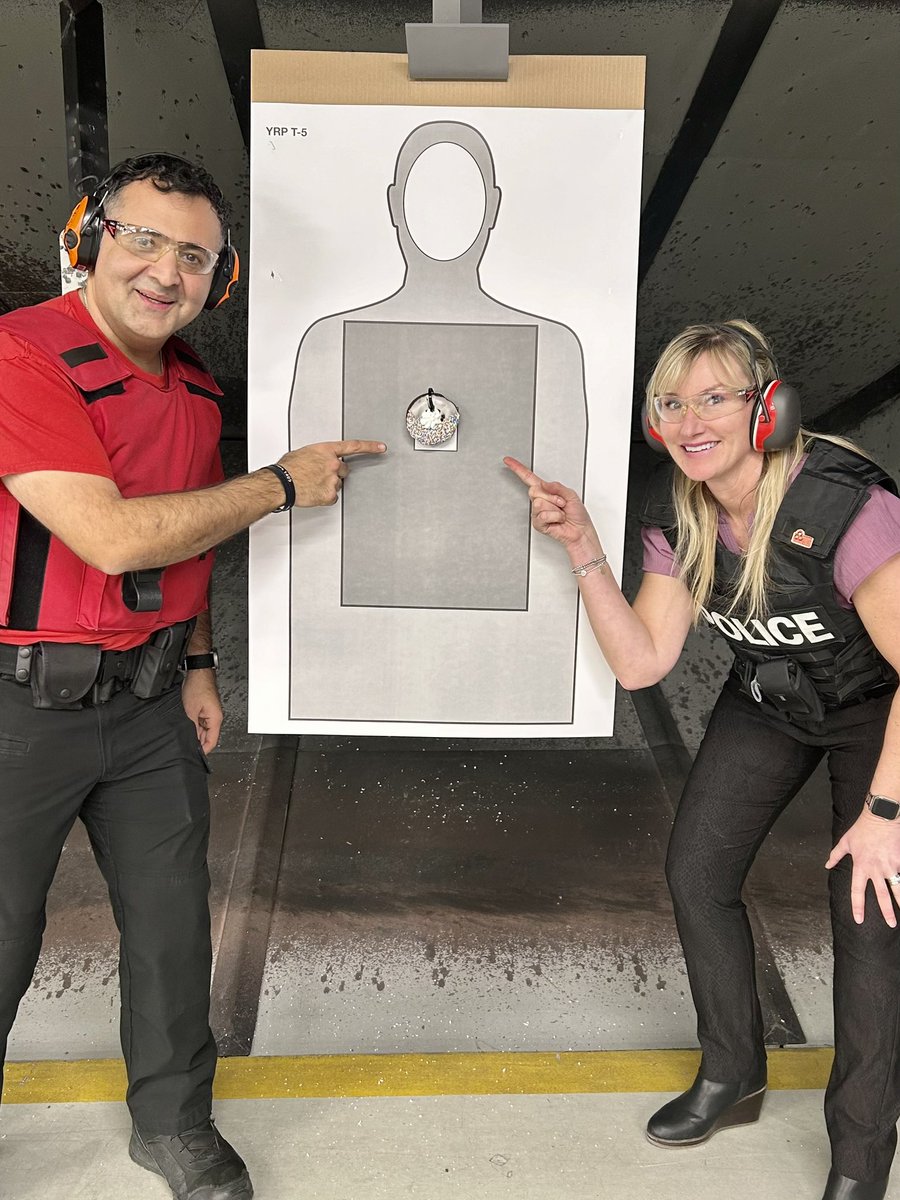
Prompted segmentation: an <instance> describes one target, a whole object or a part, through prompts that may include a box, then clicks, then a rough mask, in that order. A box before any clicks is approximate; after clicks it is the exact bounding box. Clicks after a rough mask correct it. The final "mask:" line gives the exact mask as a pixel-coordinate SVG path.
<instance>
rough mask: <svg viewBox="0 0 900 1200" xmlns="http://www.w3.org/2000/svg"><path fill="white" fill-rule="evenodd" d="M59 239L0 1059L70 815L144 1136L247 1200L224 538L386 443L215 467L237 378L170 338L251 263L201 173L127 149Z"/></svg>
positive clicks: (0, 429) (20, 454) (27, 575)
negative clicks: (220, 374)
mask: <svg viewBox="0 0 900 1200" xmlns="http://www.w3.org/2000/svg"><path fill="white" fill-rule="evenodd" d="M67 238H68V244H69V245H70V248H71V250H72V252H73V257H75V258H77V259H78V261H79V262H82V261H83V262H85V263H86V264H87V265H88V267H89V274H88V279H87V284H86V286H85V287H84V289H83V290H82V291H79V292H75V293H70V294H69V295H66V296H63V297H60V298H57V299H54V300H50V301H47V302H46V303H45V304H41V305H37V306H35V307H34V308H28V309H19V310H18V311H17V312H15V313H12V314H9V315H8V316H6V317H2V318H0V729H2V730H3V739H2V744H0V759H2V773H3V787H2V791H0V1061H2V1057H3V1056H5V1051H6V1042H7V1037H8V1034H9V1030H10V1028H11V1026H12V1023H13V1020H14V1018H15V1014H16V1010H17V1008H18V1005H19V1001H20V1000H21V998H22V996H23V995H24V993H25V991H26V990H27V988H28V986H29V984H30V981H31V977H32V974H33V972H34V967H35V964H36V962H37V958H38V954H39V951H40V944H41V935H42V932H43V928H44V922H45V917H44V906H45V900H46V895H47V891H48V889H49V886H50V883H51V881H52V878H53V874H54V872H55V869H56V864H57V862H58V859H59V855H60V852H61V850H62V846H63V843H64V841H65V838H66V835H67V834H68V831H69V829H70V828H71V827H72V825H73V823H74V821H75V819H76V817H80V818H81V820H82V821H84V823H85V826H86V828H87V831H88V834H89V836H90V839H91V844H92V847H93V850H94V854H95V856H96V859H97V862H98V864H99V866H100V869H101V870H102V872H103V874H104V876H105V878H106V881H107V884H108V887H109V893H110V898H111V901H112V905H113V911H114V913H115V917H116V923H117V925H118V928H119V931H120V935H121V940H120V982H121V992H122V1024H121V1029H122V1048H123V1053H124V1057H125V1063H126V1067H127V1071H128V1093H127V1102H128V1105H129V1108H130V1111H131V1114H132V1118H133V1121H134V1130H133V1134H132V1138H131V1144H130V1147H129V1151H130V1154H131V1157H132V1158H133V1159H134V1161H135V1162H137V1163H138V1164H140V1165H141V1166H143V1167H145V1168H147V1169H148V1170H151V1171H154V1172H156V1173H157V1174H161V1175H163V1176H164V1177H165V1178H166V1180H167V1181H168V1183H169V1185H170V1187H171V1189H172V1193H173V1195H174V1196H175V1197H176V1198H177V1200H249V1197H251V1196H252V1194H253V1189H252V1186H251V1183H250V1179H249V1176H248V1173H247V1169H246V1167H245V1165H244V1163H243V1161H242V1160H241V1158H240V1157H239V1155H238V1154H237V1153H236V1151H235V1150H234V1149H233V1148H232V1147H231V1146H230V1145H229V1144H228V1143H227V1142H226V1141H225V1140H224V1139H223V1138H222V1137H221V1136H220V1135H219V1133H218V1132H217V1130H216V1129H215V1126H214V1125H213V1123H212V1121H211V1118H210V1112H211V1099H212V1080H213V1075H214V1072H215V1064H216V1047H215V1042H214V1040H213V1035H212V1033H211V1031H210V1028H209V975H210V968H211V957H212V956H211V945H210V928H209V910H208V901H207V893H208V887H209V876H208V872H207V865H206V851H207V843H208V831H209V804H208V795H207V772H208V769H209V768H208V765H207V763H206V754H207V753H208V752H209V751H211V750H212V749H213V748H214V747H215V745H216V743H217V741H218V737H219V731H220V728H221V724H222V707H221V703H220V700H219V694H218V689H217V687H216V675H215V662H216V660H215V654H214V652H213V650H212V630H211V623H210V617H209V611H208V607H207V591H208V584H209V575H210V571H211V567H212V559H213V554H212V552H211V551H212V548H213V547H214V546H215V545H217V544H218V543H219V542H221V541H223V540H224V539H225V538H228V537H230V536H232V535H233V534H235V533H237V532H238V531H240V530H242V529H244V528H246V527H247V526H248V525H250V524H252V523H253V522H254V521H257V520H259V519H260V518H261V517H263V516H265V515H266V514H268V513H270V512H274V511H283V510H284V509H285V508H288V507H290V506H291V505H293V504H297V505H301V506H314V505H324V504H333V503H334V502H335V501H336V499H337V497H338V493H339V491H340V488H341V486H342V483H343V480H344V478H345V477H346V475H347V472H348V465H347V464H346V463H345V461H344V458H345V456H350V455H353V454H360V453H380V452H382V451H383V450H384V448H385V447H384V446H383V444H381V443H378V442H363V441H338V442H327V443H318V444H316V445H312V446H304V447H302V448H301V449H298V450H294V451H292V452H290V453H288V454H285V455H284V456H283V458H282V459H280V460H279V462H278V463H274V464H272V465H271V466H268V467H263V468H261V469H259V470H257V471H253V472H251V473H250V474H248V475H244V476H241V477H239V478H236V479H231V480H228V481H223V479H222V468H221V463H220V460H219V452H218V440H219V432H220V418H219V412H218V407H217V405H216V403H215V399H216V396H218V395H221V392H220V391H219V389H218V388H217V387H216V385H215V382H214V381H213V380H212V378H211V377H210V376H209V375H208V373H207V372H206V370H205V368H204V367H203V365H202V363H200V361H199V360H198V359H197V358H196V357H195V355H194V354H193V352H192V351H191V350H190V348H189V347H188V346H187V345H186V344H185V343H184V342H182V341H181V340H180V339H179V338H177V337H176V336H175V334H176V333H177V332H178V331H179V330H180V329H182V328H184V326H185V325H187V324H188V323H189V322H190V321H192V320H193V319H194V317H196V316H197V315H198V314H199V313H200V311H201V310H202V309H203V308H205V307H206V308H209V307H215V305H216V303H218V302H220V301H221V299H223V298H225V297H227V294H228V289H229V287H230V284H231V282H232V281H233V278H234V277H236V257H235V256H234V254H233V251H232V249H231V245H230V238H229V236H228V232H227V209H226V206H225V202H224V200H223V197H222V194H221V192H220V191H219V189H218V187H217V186H216V185H215V183H214V182H213V180H212V179H211V178H210V176H209V175H208V174H207V173H206V172H205V171H204V170H202V169H201V168H199V167H196V166H194V165H192V164H190V163H187V162H185V161H184V160H182V159H179V158H176V157H174V156H169V155H142V156H139V157H137V158H133V159H129V160H126V161H125V162H124V163H121V164H119V166H118V167H116V168H115V169H114V171H113V172H112V174H111V175H110V176H109V178H108V179H107V180H105V181H104V183H103V184H102V185H101V188H100V190H99V191H98V193H97V194H96V196H94V197H91V198H90V199H89V201H88V202H87V206H86V207H85V206H84V202H83V204H82V206H80V208H79V209H76V213H75V214H73V220H72V221H70V225H69V227H67Z"/></svg>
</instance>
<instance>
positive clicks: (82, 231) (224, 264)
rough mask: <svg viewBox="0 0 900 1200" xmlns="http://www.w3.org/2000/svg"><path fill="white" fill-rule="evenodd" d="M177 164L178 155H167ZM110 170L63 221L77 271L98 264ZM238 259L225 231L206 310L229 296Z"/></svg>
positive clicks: (65, 241)
mask: <svg viewBox="0 0 900 1200" xmlns="http://www.w3.org/2000/svg"><path fill="white" fill-rule="evenodd" d="M166 157H167V158H174V159H176V161H178V162H184V161H186V160H184V159H179V158H178V156H177V155H175V154H172V155H166ZM117 169H118V168H113V170H112V171H111V172H110V174H109V175H107V177H106V178H105V179H104V180H102V181H101V182H100V184H99V185H98V186H97V188H96V190H95V191H93V192H91V193H90V194H89V195H87V196H82V197H81V199H80V200H79V201H78V203H77V204H76V205H75V207H74V208H73V209H72V215H71V216H70V217H69V219H68V221H66V225H65V228H64V229H63V232H62V244H63V246H65V248H66V251H67V253H68V255H69V262H70V264H71V265H72V266H73V267H75V268H76V269H77V270H79V271H90V270H91V269H92V268H93V267H94V266H95V265H96V262H97V254H98V253H99V250H100V239H101V237H102V236H103V215H104V214H103V203H104V201H105V200H106V197H107V196H108V195H109V190H110V184H111V183H112V182H114V180H115V175H116V170H117ZM239 274H240V260H239V258H238V254H237V251H236V250H235V248H234V247H233V246H232V244H231V230H230V229H226V231H225V245H224V246H223V247H222V249H221V251H220V252H219V259H218V262H217V263H216V265H215V267H214V268H213V272H212V281H211V283H210V287H209V295H208V296H207V298H206V303H205V304H204V305H203V307H204V308H205V309H213V308H218V307H219V305H220V304H224V303H225V301H226V300H228V299H229V298H230V297H231V289H232V288H233V287H234V285H235V284H236V283H237V281H238V276H239Z"/></svg>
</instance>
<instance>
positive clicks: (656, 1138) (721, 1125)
mask: <svg viewBox="0 0 900 1200" xmlns="http://www.w3.org/2000/svg"><path fill="white" fill-rule="evenodd" d="M765 1094H766V1085H765V1082H763V1083H761V1084H760V1083H711V1082H710V1081H709V1080H708V1079H701V1077H700V1076H699V1075H698V1076H697V1078H696V1079H695V1080H694V1083H693V1086H692V1087H691V1088H690V1090H689V1091H687V1092H684V1093H683V1094H682V1095H681V1096H676V1098H675V1099H674V1100H670V1101H669V1103H668V1104H664V1105H663V1106H662V1108H661V1109H660V1110H659V1112H656V1113H654V1114H653V1116H652V1117H651V1118H650V1120H649V1121H648V1122H647V1138H648V1140H649V1141H651V1142H653V1144H654V1145H656V1146H699V1144H700V1143H701V1142H705V1141H707V1140H708V1139H709V1138H711V1137H712V1135H713V1134H714V1133H715V1132H716V1130H718V1129H725V1128H726V1127H727V1126H729V1125H749V1124H750V1123H751V1122H752V1121H756V1120H757V1119H758V1118H759V1113H760V1109H761V1108H762V1102H763V1097H764V1096H765Z"/></svg>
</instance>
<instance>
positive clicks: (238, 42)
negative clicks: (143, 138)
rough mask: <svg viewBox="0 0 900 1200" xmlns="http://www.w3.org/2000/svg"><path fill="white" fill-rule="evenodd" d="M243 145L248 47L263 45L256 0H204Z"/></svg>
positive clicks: (246, 134) (247, 104)
mask: <svg viewBox="0 0 900 1200" xmlns="http://www.w3.org/2000/svg"><path fill="white" fill-rule="evenodd" d="M206 4H207V7H208V8H209V15H210V19H211V20H212V23H213V29H214V30H215V34H216V41H217V42H218V43H219V54H220V55H221V56H222V66H223V67H224V68H225V75H226V78H227V79H228V86H229V88H230V89H231V99H232V101H233V102H234V111H235V113H236V114H237V119H238V124H239V125H240V127H241V133H242V134H243V138H244V145H245V146H246V147H247V149H248V150H249V149H250V51H251V50H263V49H265V42H264V41H263V31H262V24H261V22H260V19H259V9H258V8H257V5H256V0H206Z"/></svg>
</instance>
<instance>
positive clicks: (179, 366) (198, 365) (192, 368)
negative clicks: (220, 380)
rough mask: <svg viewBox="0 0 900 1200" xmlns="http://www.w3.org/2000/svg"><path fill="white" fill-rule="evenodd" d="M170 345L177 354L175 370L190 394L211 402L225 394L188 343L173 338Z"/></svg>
mask: <svg viewBox="0 0 900 1200" xmlns="http://www.w3.org/2000/svg"><path fill="white" fill-rule="evenodd" d="M169 345H170V347H171V348H172V350H174V352H175V370H176V371H177V372H178V375H179V377H180V378H181V379H183V380H184V384H185V387H186V388H187V389H188V391H189V392H193V393H194V395H196V396H206V397H207V398H208V399H210V400H215V399H217V398H218V397H219V396H221V395H223V394H224V393H223V392H222V389H221V388H220V387H219V385H218V384H217V383H216V381H215V379H213V377H212V375H210V373H209V371H207V369H206V367H205V366H204V364H203V362H202V360H201V359H200V358H199V357H198V356H197V354H195V352H194V351H193V350H192V349H191V347H190V346H189V345H188V344H187V342H184V341H182V340H181V338H179V337H173V338H172V339H171V340H170V342H169Z"/></svg>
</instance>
